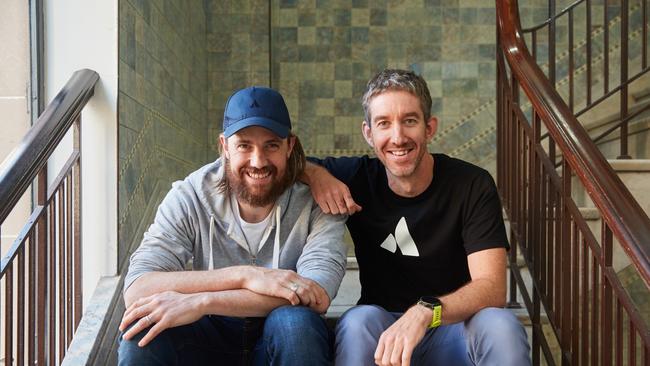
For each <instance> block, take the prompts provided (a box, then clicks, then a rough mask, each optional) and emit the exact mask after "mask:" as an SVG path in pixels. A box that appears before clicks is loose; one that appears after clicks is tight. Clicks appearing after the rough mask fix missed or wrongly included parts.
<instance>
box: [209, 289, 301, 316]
mask: <svg viewBox="0 0 650 366" xmlns="http://www.w3.org/2000/svg"><path fill="white" fill-rule="evenodd" d="M202 295H203V301H202V304H203V309H204V310H203V312H204V313H205V314H211V315H222V316H235V317H263V316H266V315H268V313H270V312H271V311H272V310H273V309H275V308H277V307H280V306H283V305H290V303H289V301H287V300H286V299H282V298H279V297H273V296H266V295H260V294H258V293H256V292H253V291H250V290H225V291H218V292H206V293H203V294H202Z"/></svg>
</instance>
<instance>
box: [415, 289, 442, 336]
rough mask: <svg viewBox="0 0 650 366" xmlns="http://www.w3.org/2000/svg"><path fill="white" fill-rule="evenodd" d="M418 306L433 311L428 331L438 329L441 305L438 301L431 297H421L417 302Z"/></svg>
mask: <svg viewBox="0 0 650 366" xmlns="http://www.w3.org/2000/svg"><path fill="white" fill-rule="evenodd" d="M418 305H422V306H424V307H425V308H428V309H431V310H432V311H433V317H432V318H431V324H429V329H431V328H436V327H439V326H440V324H441V323H442V303H441V302H440V300H439V299H438V298H437V297H433V296H422V297H421V298H420V300H419V301H418Z"/></svg>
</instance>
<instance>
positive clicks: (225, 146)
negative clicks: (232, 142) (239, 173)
mask: <svg viewBox="0 0 650 366" xmlns="http://www.w3.org/2000/svg"><path fill="white" fill-rule="evenodd" d="M219 143H220V144H221V151H223V154H224V156H225V157H226V159H230V153H229V152H228V139H227V138H226V136H224V135H223V133H220V134H219Z"/></svg>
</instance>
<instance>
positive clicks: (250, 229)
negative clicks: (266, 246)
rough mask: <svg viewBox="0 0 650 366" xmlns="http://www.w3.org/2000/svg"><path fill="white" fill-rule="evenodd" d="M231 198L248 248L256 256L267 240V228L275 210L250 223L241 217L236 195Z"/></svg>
mask: <svg viewBox="0 0 650 366" xmlns="http://www.w3.org/2000/svg"><path fill="white" fill-rule="evenodd" d="M231 200H232V201H231V202H232V203H233V204H232V206H233V207H234V209H235V214H236V215H237V218H238V219H239V220H238V221H239V227H240V228H241V231H242V233H244V239H246V243H247V244H248V250H249V251H250V253H251V254H252V255H254V256H256V255H257V253H258V252H259V251H260V249H262V244H263V242H264V241H266V238H267V237H268V234H269V232H268V230H267V229H268V228H269V226H270V224H271V216H272V214H273V213H274V212H275V210H271V211H270V212H269V214H268V215H266V217H265V218H264V220H262V221H260V222H255V223H250V222H246V220H244V219H243V218H242V217H241V214H240V213H239V204H238V203H237V199H236V198H235V197H234V195H233V196H232V197H231Z"/></svg>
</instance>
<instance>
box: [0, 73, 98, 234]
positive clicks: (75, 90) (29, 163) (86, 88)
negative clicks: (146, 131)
mask: <svg viewBox="0 0 650 366" xmlns="http://www.w3.org/2000/svg"><path fill="white" fill-rule="evenodd" d="M98 80H99V75H98V74H97V73H96V72H95V71H92V70H88V69H83V70H79V71H76V72H75V73H74V74H72V77H71V78H70V80H68V82H67V83H66V84H65V86H64V87H63V88H62V89H61V91H60V92H59V93H58V94H57V95H56V97H55V98H54V100H52V102H51V103H50V104H49V105H48V106H47V108H46V109H45V110H44V111H43V113H42V114H41V116H40V117H39V118H38V120H37V121H36V123H35V124H34V126H32V128H31V129H30V130H29V132H28V133H27V134H26V135H25V137H24V138H23V139H22V141H21V142H20V144H19V145H18V146H17V147H16V148H15V149H14V150H13V151H12V152H11V154H10V155H9V156H8V157H7V158H6V159H5V161H4V162H3V163H2V165H1V166H0V222H4V220H5V219H6V218H7V216H8V215H9V213H10V212H11V210H12V209H13V207H14V206H15V205H16V203H17V202H18V200H19V199H20V197H21V196H22V195H23V194H24V192H25V191H26V190H27V189H28V187H29V185H30V184H32V182H33V181H34V179H35V178H36V175H37V174H38V172H39V171H40V169H41V168H42V167H43V166H44V165H45V163H46V162H47V159H48V158H49V157H50V155H51V154H52V152H53V151H54V149H55V148H56V146H57V145H58V144H59V142H60V141H61V139H63V136H65V134H66V132H67V131H68V130H69V129H70V126H72V123H73V122H74V121H75V119H76V118H77V117H78V116H79V114H80V113H81V110H82V109H83V107H84V106H85V105H86V103H87V102H88V100H89V99H90V98H91V97H92V96H93V93H94V90H95V84H97V81H98Z"/></svg>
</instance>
